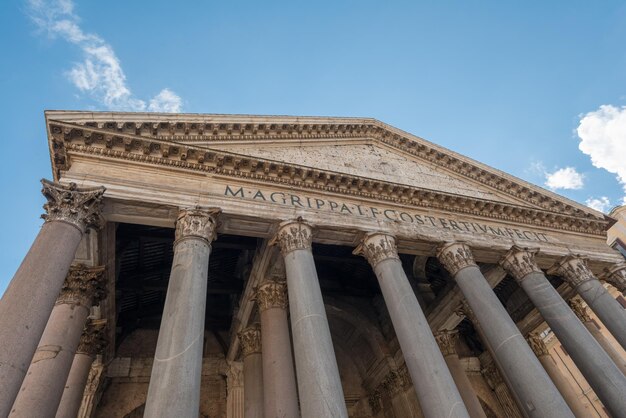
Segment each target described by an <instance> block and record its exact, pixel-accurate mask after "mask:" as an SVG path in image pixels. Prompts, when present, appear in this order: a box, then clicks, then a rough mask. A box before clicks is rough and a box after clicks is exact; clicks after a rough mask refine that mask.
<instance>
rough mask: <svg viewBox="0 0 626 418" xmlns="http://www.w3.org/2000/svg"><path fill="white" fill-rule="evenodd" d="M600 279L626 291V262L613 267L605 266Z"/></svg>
mask: <svg viewBox="0 0 626 418" xmlns="http://www.w3.org/2000/svg"><path fill="white" fill-rule="evenodd" d="M600 279H602V280H604V281H605V282H607V283H609V284H610V285H612V286H613V287H615V288H616V289H617V290H619V291H620V292H622V293H624V292H626V263H619V264H616V265H615V266H613V267H610V268H608V267H607V268H605V269H604V273H603V274H602V276H601V277H600Z"/></svg>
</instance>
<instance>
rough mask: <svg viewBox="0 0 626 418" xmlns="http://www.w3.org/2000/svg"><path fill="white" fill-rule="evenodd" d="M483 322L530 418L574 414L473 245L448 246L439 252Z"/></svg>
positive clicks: (458, 244)
mask: <svg viewBox="0 0 626 418" xmlns="http://www.w3.org/2000/svg"><path fill="white" fill-rule="evenodd" d="M439 258H440V260H441V262H442V263H443V264H444V266H445V267H446V268H447V269H448V271H450V273H452V275H453V276H454V279H455V280H456V282H457V284H458V285H459V288H460V289H461V292H462V293H463V295H464V296H465V298H466V299H467V303H468V304H469V306H470V307H471V308H472V311H473V312H474V315H475V316H476V319H477V320H478V322H479V323H480V325H481V327H482V329H483V332H484V334H485V337H486V338H487V339H488V340H489V344H490V345H491V347H492V348H493V353H494V356H496V357H497V358H498V363H499V364H500V365H501V367H502V370H503V372H504V373H506V374H507V377H508V379H509V381H510V383H511V389H512V390H513V391H515V392H516V394H517V396H518V397H519V399H520V403H521V405H520V407H521V408H523V409H524V410H525V412H526V414H528V416H530V417H533V418H534V417H573V414H572V412H571V410H570V409H569V407H568V406H567V404H566V403H565V401H564V400H563V398H562V396H561V394H560V393H559V391H558V390H557V388H556V387H555V386H554V383H552V381H551V380H550V378H549V377H548V375H547V374H546V372H545V370H544V369H543V367H542V366H541V364H540V363H539V361H538V360H537V358H536V357H535V355H534V354H533V352H532V350H531V349H530V347H529V346H528V344H527V343H526V340H525V339H524V337H522V335H521V334H520V332H519V330H518V329H517V327H516V326H515V323H514V322H513V320H512V319H511V318H510V317H509V315H508V313H507V311H506V309H504V306H502V303H500V301H499V300H498V298H497V296H496V295H495V293H493V290H492V289H491V287H490V286H489V284H488V283H487V280H486V279H485V278H484V276H483V275H482V273H481V272H480V270H479V269H478V267H477V266H476V263H475V262H474V259H473V256H472V254H471V251H470V249H469V247H467V246H466V245H464V244H461V243H454V244H449V245H446V246H444V247H443V248H442V249H441V250H440V253H439Z"/></svg>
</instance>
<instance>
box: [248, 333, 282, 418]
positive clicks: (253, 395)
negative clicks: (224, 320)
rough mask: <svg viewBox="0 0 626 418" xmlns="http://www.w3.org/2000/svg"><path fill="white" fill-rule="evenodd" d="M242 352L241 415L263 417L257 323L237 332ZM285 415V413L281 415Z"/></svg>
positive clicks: (253, 417) (261, 367)
mask: <svg viewBox="0 0 626 418" xmlns="http://www.w3.org/2000/svg"><path fill="white" fill-rule="evenodd" d="M239 341H241V351H242V354H243V416H244V417H245V418H263V359H262V357H261V351H262V350H261V328H260V326H259V325H258V324H256V325H253V326H251V327H248V328H246V329H245V330H243V331H242V332H240V333H239ZM283 416H286V415H283Z"/></svg>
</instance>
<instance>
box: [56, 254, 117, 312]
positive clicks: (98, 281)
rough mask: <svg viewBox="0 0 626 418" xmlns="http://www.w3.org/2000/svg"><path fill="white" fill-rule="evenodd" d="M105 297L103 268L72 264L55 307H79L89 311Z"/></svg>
mask: <svg viewBox="0 0 626 418" xmlns="http://www.w3.org/2000/svg"><path fill="white" fill-rule="evenodd" d="M105 295H106V287H105V283H104V267H87V266H85V265H84V264H73V265H72V266H71V267H70V271H69V272H68V273H67V277H66V278H65V281H64V282H63V287H62V288H61V293H59V296H58V297H57V301H56V304H57V305H80V306H84V307H85V308H87V309H89V308H91V306H92V305H97V304H98V303H99V302H100V301H101V300H102V299H103V298H104V297H105Z"/></svg>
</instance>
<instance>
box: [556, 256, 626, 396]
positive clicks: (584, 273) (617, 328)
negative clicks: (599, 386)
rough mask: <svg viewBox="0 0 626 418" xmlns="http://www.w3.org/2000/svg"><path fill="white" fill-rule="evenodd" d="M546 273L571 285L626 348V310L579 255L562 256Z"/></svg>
mask: <svg viewBox="0 0 626 418" xmlns="http://www.w3.org/2000/svg"><path fill="white" fill-rule="evenodd" d="M548 273H549V274H557V275H559V276H561V277H562V278H563V280H565V281H566V282H567V283H568V284H569V285H570V286H572V287H573V288H574V290H576V293H578V294H579V295H580V297H582V298H583V300H584V301H585V302H587V305H589V307H590V308H591V309H592V310H593V311H594V312H595V314H596V315H598V318H600V320H601V321H602V323H603V324H604V326H605V327H606V328H607V329H608V330H609V331H611V334H613V336H614V337H615V339H616V340H617V341H618V342H619V343H620V344H621V346H622V347H624V349H626V310H624V308H623V307H622V306H621V305H620V304H619V302H618V301H616V300H615V299H614V298H613V296H611V294H610V293H609V292H607V290H606V289H605V288H604V286H603V285H602V283H600V281H599V280H598V279H597V278H596V277H595V276H594V275H593V273H592V272H591V270H589V267H587V263H586V261H585V260H583V259H582V258H580V257H573V256H567V257H564V258H563V259H562V260H561V261H559V262H558V263H556V264H555V265H554V266H553V267H552V268H550V270H549V271H548ZM589 383H591V382H589ZM598 395H599V394H598Z"/></svg>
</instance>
